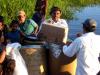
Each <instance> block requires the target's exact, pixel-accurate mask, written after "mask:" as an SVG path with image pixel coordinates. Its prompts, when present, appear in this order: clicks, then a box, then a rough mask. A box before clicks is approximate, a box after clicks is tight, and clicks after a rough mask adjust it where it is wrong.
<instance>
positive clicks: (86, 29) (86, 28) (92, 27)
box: [83, 25, 96, 32]
mask: <svg viewBox="0 0 100 75" xmlns="http://www.w3.org/2000/svg"><path fill="white" fill-rule="evenodd" d="M83 29H84V30H85V31H86V32H94V31H95V30H96V27H95V26H90V27H86V26H85V25H83Z"/></svg>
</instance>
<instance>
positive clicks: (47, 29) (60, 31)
mask: <svg viewBox="0 0 100 75" xmlns="http://www.w3.org/2000/svg"><path fill="white" fill-rule="evenodd" d="M65 34H66V28H64V27H58V26H55V25H46V24H43V25H42V28H41V30H40V32H39V34H38V36H39V39H40V40H42V41H47V42H50V43H63V40H64V37H65Z"/></svg>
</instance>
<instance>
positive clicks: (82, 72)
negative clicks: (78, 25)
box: [63, 19, 100, 75]
mask: <svg viewBox="0 0 100 75" xmlns="http://www.w3.org/2000/svg"><path fill="white" fill-rule="evenodd" d="M95 29H96V21H95V20H94V19H87V20H86V21H85V22H84V23H83V33H84V34H83V35H82V36H80V37H78V38H76V39H75V40H74V41H73V42H72V43H71V44H70V45H69V46H67V45H64V46H63V52H64V54H65V55H67V56H69V57H72V56H74V55H75V54H76V58H77V69H76V75H96V74H97V73H98V72H99V70H100V63H99V60H98V57H99V54H100V36H99V35H96V34H95V33H94V31H95Z"/></svg>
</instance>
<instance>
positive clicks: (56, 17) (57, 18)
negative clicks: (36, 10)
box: [42, 7, 68, 43]
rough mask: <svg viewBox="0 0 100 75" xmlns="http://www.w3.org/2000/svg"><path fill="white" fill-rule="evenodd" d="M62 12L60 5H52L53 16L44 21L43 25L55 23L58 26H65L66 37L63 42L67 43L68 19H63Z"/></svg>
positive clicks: (51, 12)
mask: <svg viewBox="0 0 100 75" xmlns="http://www.w3.org/2000/svg"><path fill="white" fill-rule="evenodd" d="M61 14H62V12H61V10H60V8H59V7H52V8H51V11H50V15H51V18H50V19H47V20H45V21H44V22H43V23H42V25H43V24H47V25H54V26H57V27H61V28H65V37H64V40H63V42H64V43H66V42H67V37H68V24H67V21H66V20H64V19H61Z"/></svg>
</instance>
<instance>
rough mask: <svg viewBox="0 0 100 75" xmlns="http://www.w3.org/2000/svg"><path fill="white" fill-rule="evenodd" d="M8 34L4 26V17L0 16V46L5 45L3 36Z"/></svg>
mask: <svg viewBox="0 0 100 75" xmlns="http://www.w3.org/2000/svg"><path fill="white" fill-rule="evenodd" d="M7 32H8V28H7V25H5V24H4V17H3V16H0V42H1V44H2V45H6V43H7V42H6V38H5V35H6V33H7Z"/></svg>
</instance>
